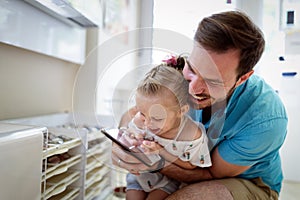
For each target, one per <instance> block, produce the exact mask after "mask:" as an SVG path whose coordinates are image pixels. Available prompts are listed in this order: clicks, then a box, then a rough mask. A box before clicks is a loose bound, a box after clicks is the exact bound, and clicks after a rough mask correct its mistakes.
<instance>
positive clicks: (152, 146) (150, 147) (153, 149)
mask: <svg viewBox="0 0 300 200" xmlns="http://www.w3.org/2000/svg"><path fill="white" fill-rule="evenodd" d="M141 147H142V148H143V149H144V151H145V153H156V154H159V151H160V149H162V148H163V147H162V146H160V145H159V144H158V143H157V142H154V141H149V140H143V142H142V144H141Z"/></svg>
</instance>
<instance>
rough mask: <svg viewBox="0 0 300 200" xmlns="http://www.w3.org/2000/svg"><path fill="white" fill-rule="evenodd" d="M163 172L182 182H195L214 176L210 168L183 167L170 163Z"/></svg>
mask: <svg viewBox="0 0 300 200" xmlns="http://www.w3.org/2000/svg"><path fill="white" fill-rule="evenodd" d="M160 172H161V173H162V174H164V175H166V176H168V177H170V178H173V179H175V180H178V181H180V182H186V183H194V182H198V181H203V180H210V179H212V178H213V176H212V175H211V173H210V171H209V168H200V167H197V168H195V169H182V168H180V167H179V166H177V165H175V164H172V163H168V164H167V165H166V166H165V167H164V168H163V169H162V170H161V171H160Z"/></svg>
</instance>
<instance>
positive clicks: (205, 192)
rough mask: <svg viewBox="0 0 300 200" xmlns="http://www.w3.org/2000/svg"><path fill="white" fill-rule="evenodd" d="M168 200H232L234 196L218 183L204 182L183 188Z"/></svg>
mask: <svg viewBox="0 0 300 200" xmlns="http://www.w3.org/2000/svg"><path fill="white" fill-rule="evenodd" d="M167 199H168V200H173V199H176V200H181V199H184V200H186V199H189V200H194V199H197V200H201V199H205V200H215V199H224V200H232V199H233V198H232V196H231V194H230V192H229V190H228V189H227V188H226V187H225V186H224V185H222V184H221V183H218V182H217V181H203V182H200V183H194V184H191V185H188V186H185V187H183V188H181V189H180V190H178V191H176V192H175V193H173V194H172V195H170V196H169V197H168V198H167Z"/></svg>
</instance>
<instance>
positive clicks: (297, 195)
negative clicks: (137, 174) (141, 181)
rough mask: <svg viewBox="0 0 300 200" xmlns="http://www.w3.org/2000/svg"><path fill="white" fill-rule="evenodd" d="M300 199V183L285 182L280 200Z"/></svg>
mask: <svg viewBox="0 0 300 200" xmlns="http://www.w3.org/2000/svg"><path fill="white" fill-rule="evenodd" d="M124 199H125V197H117V196H115V195H113V194H111V195H110V196H108V197H107V199H106V200H124ZM299 199H300V182H291V181H284V182H283V187H282V191H281V194H280V197H279V200H299Z"/></svg>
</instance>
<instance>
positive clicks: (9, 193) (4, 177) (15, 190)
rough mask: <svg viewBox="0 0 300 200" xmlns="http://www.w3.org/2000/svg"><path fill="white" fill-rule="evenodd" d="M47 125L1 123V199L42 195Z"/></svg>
mask: <svg viewBox="0 0 300 200" xmlns="http://www.w3.org/2000/svg"><path fill="white" fill-rule="evenodd" d="M46 131H47V129H46V128H37V127H33V126H24V125H14V124H9V123H0V163H1V167H0V177H1V178H0V199H32V200H38V199H40V198H41V193H40V191H41V177H42V156H43V154H42V152H43V132H44V133H45V132H46Z"/></svg>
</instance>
